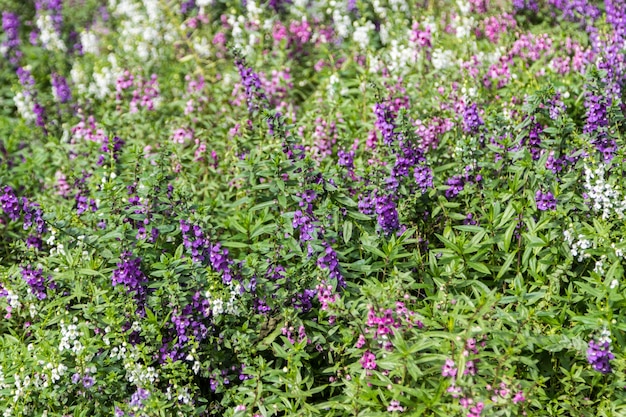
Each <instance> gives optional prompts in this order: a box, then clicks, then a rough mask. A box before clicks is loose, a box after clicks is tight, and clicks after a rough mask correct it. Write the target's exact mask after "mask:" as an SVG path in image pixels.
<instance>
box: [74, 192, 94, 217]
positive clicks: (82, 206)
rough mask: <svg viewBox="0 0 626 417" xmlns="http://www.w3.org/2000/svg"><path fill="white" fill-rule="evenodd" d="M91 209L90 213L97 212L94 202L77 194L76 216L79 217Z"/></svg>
mask: <svg viewBox="0 0 626 417" xmlns="http://www.w3.org/2000/svg"><path fill="white" fill-rule="evenodd" d="M89 209H91V211H94V212H95V211H97V210H98V207H97V206H96V201H95V200H94V199H93V198H89V199H88V198H87V197H85V196H84V195H81V194H77V195H76V214H78V215H79V216H80V215H81V214H83V213H84V212H86V211H87V210H89Z"/></svg>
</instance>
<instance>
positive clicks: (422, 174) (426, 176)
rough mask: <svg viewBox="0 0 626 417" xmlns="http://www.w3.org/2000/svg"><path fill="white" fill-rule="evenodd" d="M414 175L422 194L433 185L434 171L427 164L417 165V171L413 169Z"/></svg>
mask: <svg viewBox="0 0 626 417" xmlns="http://www.w3.org/2000/svg"><path fill="white" fill-rule="evenodd" d="M413 177H414V178H415V182H416V183H417V186H418V187H419V189H420V190H421V191H422V194H423V193H425V192H426V190H427V189H429V188H432V187H433V171H432V169H430V167H427V166H426V165H418V166H416V167H415V171H413Z"/></svg>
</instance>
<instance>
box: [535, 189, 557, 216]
mask: <svg viewBox="0 0 626 417" xmlns="http://www.w3.org/2000/svg"><path fill="white" fill-rule="evenodd" d="M535 202H536V203H537V209H538V210H541V211H546V210H556V199H555V198H554V195H553V194H552V193H551V192H549V191H548V192H547V193H543V192H541V190H537V192H536V193H535Z"/></svg>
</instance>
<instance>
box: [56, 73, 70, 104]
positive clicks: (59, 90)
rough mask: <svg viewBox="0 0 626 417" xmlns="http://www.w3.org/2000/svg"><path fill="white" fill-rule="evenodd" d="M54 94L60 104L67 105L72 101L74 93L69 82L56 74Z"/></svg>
mask: <svg viewBox="0 0 626 417" xmlns="http://www.w3.org/2000/svg"><path fill="white" fill-rule="evenodd" d="M52 92H53V94H54V97H55V98H56V99H57V101H58V102H59V103H67V102H68V101H70V100H71V99H72V91H71V90H70V87H69V86H68V85H67V80H66V79H65V78H64V77H63V76H61V75H59V74H56V73H53V74H52Z"/></svg>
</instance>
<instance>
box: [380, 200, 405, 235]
mask: <svg viewBox="0 0 626 417" xmlns="http://www.w3.org/2000/svg"><path fill="white" fill-rule="evenodd" d="M376 214H377V215H378V225H379V226H380V227H381V229H382V230H383V231H384V232H385V233H389V232H392V231H394V230H396V229H397V228H398V227H400V221H399V220H398V211H397V210H396V203H395V202H394V201H393V199H392V197H391V196H388V195H383V196H377V197H376Z"/></svg>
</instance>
